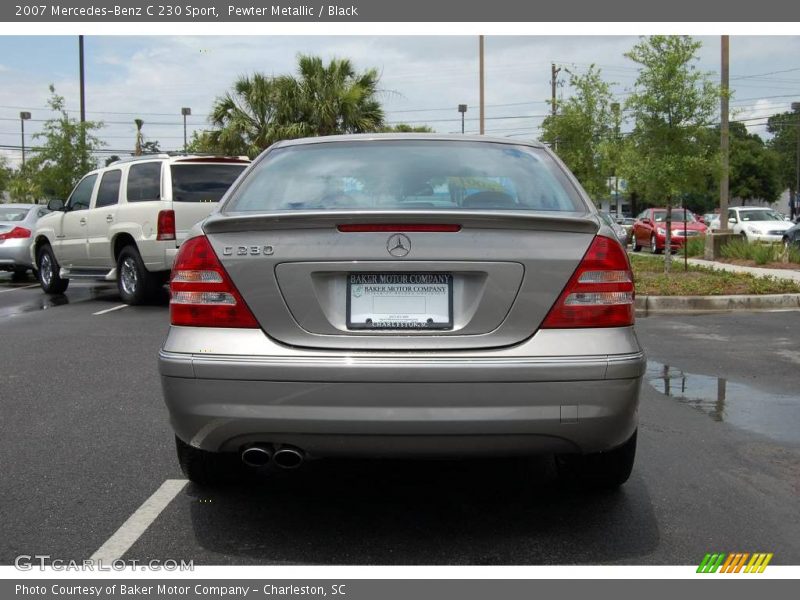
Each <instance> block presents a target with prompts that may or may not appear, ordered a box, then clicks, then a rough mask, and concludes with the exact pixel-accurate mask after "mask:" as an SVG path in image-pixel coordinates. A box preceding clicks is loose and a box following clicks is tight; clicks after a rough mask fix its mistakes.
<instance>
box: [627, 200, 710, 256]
mask: <svg viewBox="0 0 800 600" xmlns="http://www.w3.org/2000/svg"><path fill="white" fill-rule="evenodd" d="M683 219H684V211H683V209H682V208H673V209H672V242H671V244H670V247H671V248H672V249H673V250H677V249H678V248H680V247H681V246H683V242H684V240H686V239H687V238H690V237H695V236H700V235H705V233H706V229H707V227H706V226H705V225H703V224H702V223H701V222H700V221H698V220H697V219H696V218H695V217H694V215H693V214H692V213H691V212H690V211H686V235H685V236H684V227H683ZM666 221H667V209H666V208H648V209H646V210H644V211H642V213H641V214H639V216H638V217H636V222H635V223H634V224H633V240H632V243H633V251H634V252H638V251H639V250H641V249H642V246H647V247H649V248H650V252H652V253H653V254H660V253H661V252H663V251H664V248H666V246H667V231H666V229H667V223H666Z"/></svg>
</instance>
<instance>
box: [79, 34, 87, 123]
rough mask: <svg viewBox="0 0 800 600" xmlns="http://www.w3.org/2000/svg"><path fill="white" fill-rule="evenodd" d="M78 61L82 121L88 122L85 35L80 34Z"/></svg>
mask: <svg viewBox="0 0 800 600" xmlns="http://www.w3.org/2000/svg"><path fill="white" fill-rule="evenodd" d="M78 61H79V62H80V77H81V123H85V122H86V94H85V89H84V73H83V36H82V35H79V36H78Z"/></svg>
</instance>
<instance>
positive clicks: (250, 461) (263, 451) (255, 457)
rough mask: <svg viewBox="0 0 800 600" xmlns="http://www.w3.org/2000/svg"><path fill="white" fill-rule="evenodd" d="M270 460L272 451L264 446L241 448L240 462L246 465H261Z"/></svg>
mask: <svg viewBox="0 0 800 600" xmlns="http://www.w3.org/2000/svg"><path fill="white" fill-rule="evenodd" d="M271 460H272V451H271V450H270V449H269V448H265V447H264V446H250V447H249V448H245V449H244V450H242V462H243V463H244V464H246V465H247V466H248V467H263V466H265V465H267V464H269V461H271Z"/></svg>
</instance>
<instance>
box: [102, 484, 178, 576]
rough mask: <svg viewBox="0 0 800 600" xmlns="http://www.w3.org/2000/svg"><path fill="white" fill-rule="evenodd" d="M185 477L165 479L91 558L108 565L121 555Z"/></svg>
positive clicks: (163, 507)
mask: <svg viewBox="0 0 800 600" xmlns="http://www.w3.org/2000/svg"><path fill="white" fill-rule="evenodd" d="M187 483H188V481H187V480H186V479H167V480H166V481H165V482H164V483H162V484H161V487H159V488H158V489H157V490H156V491H155V493H154V494H153V495H152V496H150V497H149V498H148V499H147V500H145V501H144V504H142V505H141V506H140V507H139V508H138V509H136V512H135V513H133V514H132V515H131V516H130V517H128V520H127V521H125V522H124V523H123V524H122V526H121V527H120V528H119V529H117V531H116V532H115V533H114V535H112V536H111V537H110V538H108V540H106V543H105V544H103V545H102V546H100V548H99V549H98V550H97V552H95V553H94V554H92V556H91V559H92V560H94V561H102V562H103V564H104V565H110V564H111V563H112V562H114V561H115V560H118V559H120V558H122V556H123V555H124V554H125V553H126V552H127V551H128V550H129V549H130V547H131V546H133V544H135V543H136V540H138V539H139V538H140V537H142V534H143V533H144V532H145V531H146V530H147V528H148V527H150V525H151V524H152V523H153V521H155V520H156V519H157V518H158V515H160V514H161V511H163V510H164V509H165V508H166V507H167V505H168V504H169V503H170V502H172V500H173V499H174V498H175V496H177V495H178V494H179V493H180V492H181V490H182V489H183V488H184V487H185V486H186V484H187Z"/></svg>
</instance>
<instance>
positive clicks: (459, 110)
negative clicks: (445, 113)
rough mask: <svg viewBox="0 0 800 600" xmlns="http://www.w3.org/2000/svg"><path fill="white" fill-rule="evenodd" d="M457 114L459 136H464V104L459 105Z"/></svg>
mask: <svg viewBox="0 0 800 600" xmlns="http://www.w3.org/2000/svg"><path fill="white" fill-rule="evenodd" d="M458 112H460V113H461V135H464V113H466V112H467V105H466V104H459V105H458Z"/></svg>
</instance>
